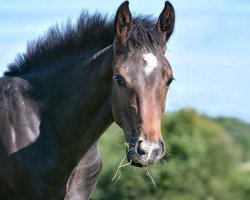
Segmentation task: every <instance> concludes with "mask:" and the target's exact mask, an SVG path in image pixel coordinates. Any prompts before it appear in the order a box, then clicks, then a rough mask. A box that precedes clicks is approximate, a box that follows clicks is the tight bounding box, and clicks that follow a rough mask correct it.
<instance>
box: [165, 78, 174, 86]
mask: <svg viewBox="0 0 250 200" xmlns="http://www.w3.org/2000/svg"><path fill="white" fill-rule="evenodd" d="M173 80H175V79H174V78H173V77H171V78H169V79H168V82H167V86H168V87H169V86H170V85H171V83H172V82H173Z"/></svg>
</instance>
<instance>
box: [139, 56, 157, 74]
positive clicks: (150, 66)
mask: <svg viewBox="0 0 250 200" xmlns="http://www.w3.org/2000/svg"><path fill="white" fill-rule="evenodd" d="M142 56H143V59H144V60H145V61H146V63H147V65H146V66H145V72H146V74H147V75H149V74H151V73H152V72H153V71H154V68H155V67H157V59H156V57H155V56H154V54H152V53H145V54H143V55H142Z"/></svg>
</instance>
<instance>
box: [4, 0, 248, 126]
mask: <svg viewBox="0 0 250 200" xmlns="http://www.w3.org/2000/svg"><path fill="white" fill-rule="evenodd" d="M121 2H122V1H114V0H105V1H100V0H99V1H98V0H92V1H86V0H71V1H66V0H60V1H58V0H57V1H55V0H54V1H49V0H43V1H42V0H40V1H33V0H22V1H19V0H9V1H0V30H1V31H0V73H2V72H3V71H4V70H5V69H6V66H7V64H8V63H10V62H12V61H13V60H14V58H15V56H16V54H17V53H20V52H24V51H25V48H26V43H27V41H30V40H33V39H35V38H37V37H38V36H39V35H43V34H44V33H46V30H47V29H48V27H50V26H51V25H53V24H55V23H61V22H64V21H66V20H67V19H68V18H69V17H70V18H72V19H73V20H74V19H76V18H77V17H78V16H79V14H80V12H81V10H82V9H83V8H85V9H87V10H89V11H90V12H94V11H95V10H99V11H101V12H103V13H109V14H110V15H111V14H114V13H115V11H116V9H117V7H118V6H119V4H120V3H121ZM171 2H172V4H173V5H174V7H175V10H176V29H175V32H174V34H173V36H172V38H171V40H170V42H169V45H168V52H167V53H166V57H167V58H168V59H169V61H170V63H171V65H172V67H173V70H174V75H175V78H176V80H177V81H175V82H174V83H173V84H172V86H171V89H170V93H169V97H168V102H167V110H169V111H175V110H178V109H180V108H183V107H193V108H196V109H197V110H199V111H200V112H201V113H206V114H208V115H211V116H220V115H224V116H232V117H238V118H240V119H243V120H245V121H248V122H250V113H249V112H250V103H249V101H250V92H249V91H250V89H249V88H248V87H249V86H250V39H249V37H250V23H249V19H250V1H248V0H217V1H216V0H203V1H197V0H189V1H183V0H172V1H171ZM163 5H164V1H161V0H154V1H142V0H131V1H130V8H131V11H132V12H133V13H144V14H153V15H154V16H158V15H159V14H160V12H161V10H162V8H163Z"/></svg>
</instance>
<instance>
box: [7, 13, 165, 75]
mask: <svg viewBox="0 0 250 200" xmlns="http://www.w3.org/2000/svg"><path fill="white" fill-rule="evenodd" d="M113 23H114V19H113V18H109V17H107V15H101V14H100V13H98V12H96V13H95V14H93V15H91V14H89V13H88V12H86V11H83V12H82V13H81V15H80V17H79V18H78V20H77V22H76V24H73V23H72V22H71V21H70V20H68V21H67V23H65V24H63V25H61V26H58V25H56V26H54V27H51V28H50V29H49V30H48V32H47V34H45V35H44V36H42V37H40V38H38V39H37V40H35V41H31V42H29V43H28V45H27V50H26V53H23V54H18V55H17V58H16V59H15V61H14V62H13V63H12V64H10V65H9V66H8V71H6V72H5V73H4V75H5V76H21V75H24V74H26V73H28V72H31V71H33V70H39V69H42V68H45V67H46V66H50V64H51V63H54V62H56V61H57V60H59V59H61V58H64V57H66V56H69V55H80V54H81V53H83V52H86V51H89V52H88V54H86V59H87V58H89V57H91V56H93V54H94V53H96V52H97V51H99V50H100V49H102V48H104V47H106V46H108V45H110V44H112V42H113V39H114V28H113ZM133 24H134V25H133V27H132V30H131V34H130V36H129V38H128V45H129V46H131V47H132V46H133V48H138V47H141V46H145V45H146V47H147V45H148V47H150V48H151V47H152V46H154V45H156V44H160V42H161V38H160V37H159V34H158V33H157V32H156V31H154V30H153V28H154V27H155V24H156V20H155V19H154V18H153V17H151V16H141V15H139V16H137V17H135V18H134V20H133Z"/></svg>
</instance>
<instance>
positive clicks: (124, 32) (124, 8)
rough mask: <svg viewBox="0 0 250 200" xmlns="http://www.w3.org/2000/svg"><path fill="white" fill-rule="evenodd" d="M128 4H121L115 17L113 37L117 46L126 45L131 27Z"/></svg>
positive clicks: (126, 2)
mask: <svg viewBox="0 0 250 200" xmlns="http://www.w3.org/2000/svg"><path fill="white" fill-rule="evenodd" d="M128 5H129V2H128V1H125V2H123V3H122V4H121V5H120V7H119V8H118V10H117V12H116V15H115V27H114V28H115V36H116V41H117V43H118V45H124V44H125V43H126V40H127V37H128V32H129V30H130V28H131V25H132V16H131V13H130V10H129V7H128Z"/></svg>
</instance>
